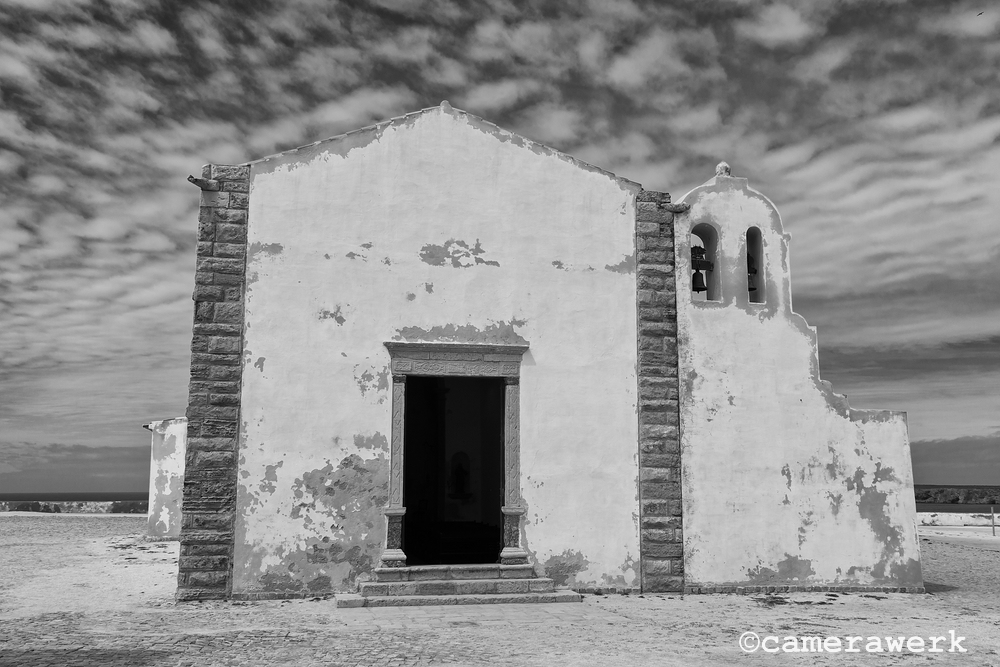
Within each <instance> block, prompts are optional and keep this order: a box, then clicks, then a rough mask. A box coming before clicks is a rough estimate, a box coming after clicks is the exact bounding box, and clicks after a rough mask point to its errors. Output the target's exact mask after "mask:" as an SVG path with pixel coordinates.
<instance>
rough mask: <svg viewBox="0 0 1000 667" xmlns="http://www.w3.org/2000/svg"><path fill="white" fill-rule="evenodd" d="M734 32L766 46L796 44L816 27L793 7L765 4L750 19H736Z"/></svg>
mask: <svg viewBox="0 0 1000 667" xmlns="http://www.w3.org/2000/svg"><path fill="white" fill-rule="evenodd" d="M735 27H736V32H737V33H739V34H740V35H741V36H743V37H745V38H746V39H750V40H753V41H755V42H757V43H759V44H761V45H762V46H765V47H767V48H776V47H783V46H796V45H798V44H800V43H802V42H803V41H805V40H807V39H809V38H810V37H812V36H813V35H815V34H816V32H817V30H816V27H815V26H813V25H811V24H810V23H809V22H807V21H806V20H805V19H804V18H803V17H802V15H801V14H800V13H799V12H797V11H796V10H795V9H794V8H792V7H790V6H788V5H784V4H778V3H776V4H773V5H767V6H765V7H764V8H763V9H761V11H760V13H759V14H758V15H757V16H756V18H754V19H753V20H750V21H737V22H736V25H735Z"/></svg>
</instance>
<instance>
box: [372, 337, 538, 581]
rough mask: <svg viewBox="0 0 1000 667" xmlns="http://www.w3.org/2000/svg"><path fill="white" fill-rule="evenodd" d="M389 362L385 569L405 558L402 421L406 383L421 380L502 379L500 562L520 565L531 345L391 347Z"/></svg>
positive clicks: (388, 344)
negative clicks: (526, 358)
mask: <svg viewBox="0 0 1000 667" xmlns="http://www.w3.org/2000/svg"><path fill="white" fill-rule="evenodd" d="M383 344H384V345H385V348H386V349H387V350H388V351H389V356H390V357H391V364H390V368H391V369H392V432H391V433H392V437H391V439H390V446H389V503H388V505H387V506H386V507H385V511H384V512H385V519H386V532H385V535H386V539H385V548H384V549H383V551H382V557H381V566H382V567H404V566H405V565H406V554H405V553H404V552H403V515H404V514H406V507H404V506H403V457H404V447H403V445H404V442H403V427H404V423H403V417H404V414H405V408H406V378H407V377H408V376H410V375H420V376H456V377H485V378H497V377H501V378H503V379H504V429H503V433H504V436H503V438H504V452H503V453H504V504H503V507H502V508H501V511H502V512H503V544H504V546H503V550H502V551H501V552H500V562H501V563H502V564H505V565H521V564H526V563H527V562H528V552H527V551H525V550H524V548H523V547H522V545H521V517H522V516H524V513H525V507H524V504H523V503H522V502H521V406H520V403H521V386H520V385H521V382H520V381H521V358H522V356H523V355H524V353H525V352H527V351H528V346H527V345H514V344H510V345H508V344H477V343H435V342H408V341H387V342H385V343H383Z"/></svg>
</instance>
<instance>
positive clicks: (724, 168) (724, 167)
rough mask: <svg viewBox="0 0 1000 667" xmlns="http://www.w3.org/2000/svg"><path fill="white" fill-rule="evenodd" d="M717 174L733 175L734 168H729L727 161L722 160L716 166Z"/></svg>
mask: <svg viewBox="0 0 1000 667" xmlns="http://www.w3.org/2000/svg"><path fill="white" fill-rule="evenodd" d="M715 175H716V176H732V175H733V170H732V169H730V168H729V165H728V164H727V163H725V162H720V163H719V164H717V165H716V166H715Z"/></svg>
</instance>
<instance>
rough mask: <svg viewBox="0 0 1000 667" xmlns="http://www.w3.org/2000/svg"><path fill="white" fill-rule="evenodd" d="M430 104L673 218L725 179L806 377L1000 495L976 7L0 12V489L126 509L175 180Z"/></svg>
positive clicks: (234, 7) (941, 474) (987, 43)
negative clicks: (816, 373) (752, 211)
mask: <svg viewBox="0 0 1000 667" xmlns="http://www.w3.org/2000/svg"><path fill="white" fill-rule="evenodd" d="M445 99H447V100H449V101H450V103H451V104H452V105H453V106H455V107H457V108H460V109H464V110H467V111H469V112H471V113H473V114H476V115H479V116H481V117H483V118H485V119H487V120H490V121H492V122H495V123H496V124H498V125H500V126H501V127H504V128H506V129H509V130H511V131H514V132H517V133H520V134H522V135H524V136H526V137H528V138H531V139H534V140H536V141H539V142H542V143H544V144H547V145H549V146H551V147H553V148H556V149H558V150H561V151H564V152H567V153H569V154H571V155H573V156H575V157H577V158H580V159H582V160H585V161H587V162H590V163H592V164H595V165H597V166H599V167H602V168H604V169H607V170H610V171H613V172H615V173H616V174H618V175H619V176H623V177H626V178H629V179H631V180H634V181H638V182H639V183H641V184H642V185H643V186H644V187H646V188H647V189H651V190H665V191H668V192H670V193H672V194H673V195H674V199H675V200H676V199H679V198H680V196H682V195H683V194H684V193H685V192H686V191H688V190H690V189H691V188H693V187H695V186H697V185H700V184H701V183H703V182H704V181H706V180H708V179H709V178H710V177H712V176H713V174H714V167H715V165H716V164H717V163H718V162H719V161H721V160H725V161H727V162H728V163H729V164H730V165H731V166H732V170H733V174H734V175H735V176H742V177H746V178H748V179H749V181H750V185H751V187H754V188H755V189H757V190H759V191H761V192H763V193H765V194H766V195H767V196H768V197H769V198H770V199H771V200H772V201H773V202H774V203H775V204H776V206H777V207H778V210H779V211H781V214H782V218H783V221H784V225H785V229H786V231H788V232H790V233H791V234H792V236H793V239H792V245H791V268H792V279H793V282H792V288H793V307H794V309H795V310H796V311H797V312H799V313H801V314H802V315H804V316H805V317H806V319H807V320H808V321H809V323H810V324H812V325H814V326H816V327H817V328H818V330H819V342H820V365H821V372H822V376H823V378H824V379H827V380H830V381H831V382H833V385H834V388H835V390H836V391H838V392H840V393H845V394H847V395H848V396H849V398H850V401H851V404H852V406H854V407H870V408H890V409H897V410H905V411H906V412H907V413H908V423H909V433H910V439H911V442H912V448H913V457H914V474H915V480H916V482H917V483H936V484H1000V233H998V232H1000V224H998V223H1000V177H998V172H1000V4H997V3H996V2H992V1H987V0H980V1H978V2H971V1H970V2H961V1H952V0H948V1H939V2H935V1H930V0H928V1H912V2H899V1H889V0H802V1H798V2H789V3H781V2H768V1H764V0H679V1H676V2H666V1H657V2H640V1H637V0H597V1H592V2H584V1H581V0H574V1H567V2H554V1H536V2H526V3H524V2H519V3H514V2H507V1H505V0H490V1H488V2H481V3H465V2H451V1H449V0H428V1H420V0H370V1H368V2H364V1H361V0H351V1H342V2H336V1H334V0H273V1H266V0H239V1H234V2H210V1H208V0H205V1H201V2H185V1H181V0H169V1H167V0H164V1H162V2H152V1H150V2H142V1H139V0H0V493H4V492H14V491H22V490H25V489H26V488H27V489H28V490H52V491H82V490H108V491H121V490H141V489H143V488H145V485H146V479H147V476H148V469H147V468H146V467H145V465H146V464H144V463H143V461H144V460H146V459H144V454H143V452H146V453H147V454H148V447H149V433H148V432H147V431H145V430H143V429H142V428H141V425H142V424H143V423H146V422H148V421H151V420H155V419H163V418H168V417H174V416H180V415H183V414H184V410H185V407H186V401H187V380H188V369H189V345H190V340H191V325H192V311H193V305H192V302H191V292H192V290H193V287H194V262H195V241H196V239H195V232H196V221H197V204H198V191H197V189H196V188H194V187H193V186H191V185H190V184H189V183H187V182H186V180H185V178H186V177H187V175H188V174H195V175H200V168H201V165H203V164H205V163H209V162H213V163H239V162H243V161H247V160H251V159H255V158H258V157H262V156H265V155H268V154H271V153H274V152H277V151H280V150H285V149H288V148H292V147H295V146H298V145H302V144H305V143H310V142H313V141H316V140H319V139H323V138H326V137H330V136H333V135H336V134H340V133H342V132H346V131H349V130H352V129H356V128H360V127H363V126H366V125H370V124H372V123H375V122H378V121H381V120H385V119H388V118H391V117H394V116H398V115H401V114H404V113H407V112H411V111H415V110H418V109H421V108H425V107H429V106H434V105H436V104H438V103H439V102H440V101H441V100H445ZM102 462H103V463H102ZM49 487H51V488H49Z"/></svg>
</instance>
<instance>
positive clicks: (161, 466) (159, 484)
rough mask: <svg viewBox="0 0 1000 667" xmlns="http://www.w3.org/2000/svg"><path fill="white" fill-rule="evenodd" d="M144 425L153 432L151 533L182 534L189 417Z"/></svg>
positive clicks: (150, 460) (150, 489) (150, 491)
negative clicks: (185, 454) (182, 502)
mask: <svg viewBox="0 0 1000 667" xmlns="http://www.w3.org/2000/svg"><path fill="white" fill-rule="evenodd" d="M143 426H144V427H145V428H147V429H149V431H151V432H152V434H153V436H152V444H151V447H150V456H149V534H150V535H151V536H154V537H177V536H179V535H180V534H181V501H182V500H183V496H184V452H185V450H186V443H187V419H185V418H184V417H177V418H174V419H162V420H160V421H155V422H150V423H148V424H144V425H143Z"/></svg>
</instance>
